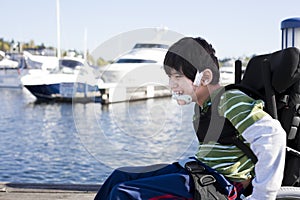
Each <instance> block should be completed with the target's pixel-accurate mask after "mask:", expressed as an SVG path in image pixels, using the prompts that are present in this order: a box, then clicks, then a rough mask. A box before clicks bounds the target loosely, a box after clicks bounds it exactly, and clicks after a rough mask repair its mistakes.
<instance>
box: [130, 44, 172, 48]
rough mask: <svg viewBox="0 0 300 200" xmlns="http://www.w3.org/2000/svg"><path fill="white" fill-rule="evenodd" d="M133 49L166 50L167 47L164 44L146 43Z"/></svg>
mask: <svg viewBox="0 0 300 200" xmlns="http://www.w3.org/2000/svg"><path fill="white" fill-rule="evenodd" d="M133 48H134V49H137V48H162V49H168V48H169V46H168V45H166V44H147V43H137V44H136V45H134V47H133Z"/></svg>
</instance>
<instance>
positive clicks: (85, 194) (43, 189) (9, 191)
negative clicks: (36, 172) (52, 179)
mask: <svg viewBox="0 0 300 200" xmlns="http://www.w3.org/2000/svg"><path fill="white" fill-rule="evenodd" d="M100 187H101V185H97V184H41V183H1V182H0V199H1V200H2V199H6V200H10V199H14V200H19V199H24V200H29V199H42V200H44V199H45V200H46V199H51V200H52V199H54V200H56V199H57V200H60V199H66V200H69V199H75V200H77V199H78V200H79V199H82V200H85V199H93V198H94V197H95V195H96V193H97V191H98V190H99V188H100Z"/></svg>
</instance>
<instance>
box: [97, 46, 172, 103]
mask: <svg viewBox="0 0 300 200" xmlns="http://www.w3.org/2000/svg"><path fill="white" fill-rule="evenodd" d="M167 49H168V45H165V44H154V43H137V44H136V45H135V46H134V47H133V49H132V50H130V51H129V52H127V53H125V54H123V55H121V56H119V57H118V58H116V59H115V60H114V62H113V63H112V64H109V65H107V66H106V67H104V68H103V69H101V72H100V73H101V76H100V77H101V79H102V82H101V83H100V84H99V85H98V87H99V89H100V92H101V100H102V103H103V104H107V103H114V102H120V101H128V100H139V99H147V98H155V97H162V96H169V95H171V94H170V90H169V88H168V77H167V75H166V74H165V72H164V69H163V60H164V57H165V54H166V52H167Z"/></svg>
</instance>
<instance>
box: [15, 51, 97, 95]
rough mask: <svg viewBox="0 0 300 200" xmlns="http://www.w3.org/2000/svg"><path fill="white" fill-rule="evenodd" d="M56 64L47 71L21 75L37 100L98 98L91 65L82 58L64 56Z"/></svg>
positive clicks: (26, 86)
mask: <svg viewBox="0 0 300 200" xmlns="http://www.w3.org/2000/svg"><path fill="white" fill-rule="evenodd" d="M57 66H58V67H56V68H53V70H52V71H49V72H48V73H29V74H28V75H25V76H23V77H22V78H21V81H22V84H23V86H24V87H25V88H27V89H28V90H29V91H30V92H31V93H32V94H33V95H34V96H35V97H36V98H37V99H38V100H56V101H74V100H75V101H95V100H96V99H97V98H99V94H100V93H99V90H98V87H97V82H96V81H95V79H94V78H93V77H94V76H93V72H92V67H91V66H89V65H88V64H87V63H85V62H84V60H83V59H81V58H76V57H64V58H62V59H60V60H59V63H57ZM54 69H55V70H54Z"/></svg>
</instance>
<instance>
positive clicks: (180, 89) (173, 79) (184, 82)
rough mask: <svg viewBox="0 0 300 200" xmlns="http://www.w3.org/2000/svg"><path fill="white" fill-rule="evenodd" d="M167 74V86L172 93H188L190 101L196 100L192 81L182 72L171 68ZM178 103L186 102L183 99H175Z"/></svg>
mask: <svg viewBox="0 0 300 200" xmlns="http://www.w3.org/2000/svg"><path fill="white" fill-rule="evenodd" d="M168 76H169V86H170V88H171V90H172V93H175V94H177V95H188V96H189V97H190V98H191V101H193V102H195V101H196V100H197V97H196V94H195V92H194V86H193V82H192V81H191V80H190V79H188V78H187V77H186V76H185V75H184V74H183V73H181V72H179V71H176V70H174V69H171V71H170V74H169V75H168ZM177 103H178V104H179V105H184V104H187V102H185V101H184V100H179V99H177Z"/></svg>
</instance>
